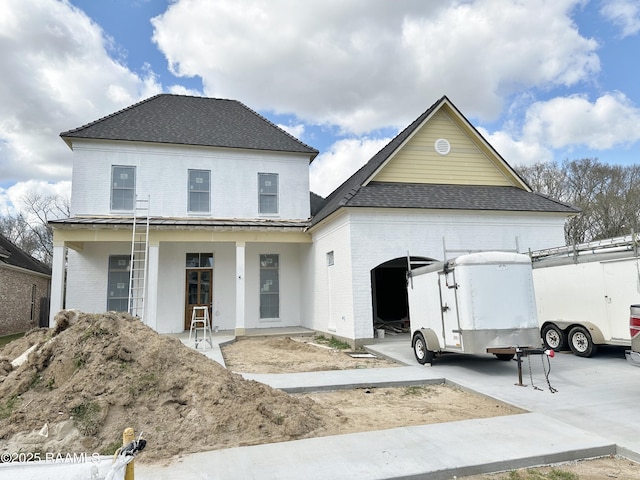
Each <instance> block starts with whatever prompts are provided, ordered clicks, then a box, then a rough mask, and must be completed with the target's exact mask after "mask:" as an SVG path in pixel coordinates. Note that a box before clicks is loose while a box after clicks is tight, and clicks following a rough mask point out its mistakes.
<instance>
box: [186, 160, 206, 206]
mask: <svg viewBox="0 0 640 480" xmlns="http://www.w3.org/2000/svg"><path fill="white" fill-rule="evenodd" d="M210 199H211V172H210V171H209V170H189V205H188V209H189V212H194V213H202V212H210V211H211V200H210Z"/></svg>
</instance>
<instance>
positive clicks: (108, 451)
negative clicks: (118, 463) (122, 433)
mask: <svg viewBox="0 0 640 480" xmlns="http://www.w3.org/2000/svg"><path fill="white" fill-rule="evenodd" d="M119 448H122V440H114V441H113V442H111V443H110V444H108V445H106V446H105V447H104V448H101V449H100V450H99V451H98V453H99V454H100V455H109V456H111V455H113V454H114V453H116V451H117V450H118V449H119Z"/></svg>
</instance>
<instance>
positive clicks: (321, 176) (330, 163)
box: [309, 137, 391, 197]
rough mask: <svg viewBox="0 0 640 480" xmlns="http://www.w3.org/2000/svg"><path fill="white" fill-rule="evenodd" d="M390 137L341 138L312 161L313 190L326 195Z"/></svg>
mask: <svg viewBox="0 0 640 480" xmlns="http://www.w3.org/2000/svg"><path fill="white" fill-rule="evenodd" d="M390 140H391V139H390V138H380V139H371V138H366V137H364V138H357V139H356V138H354V139H345V140H339V141H338V142H336V143H334V144H333V145H332V146H331V148H330V149H329V151H327V152H325V153H321V154H320V155H318V156H317V157H316V159H315V160H314V161H313V162H312V163H311V168H310V173H309V175H310V180H309V181H310V186H311V191H312V192H314V193H317V194H318V195H320V196H322V197H325V196H327V195H329V194H330V193H331V192H332V191H333V190H335V189H336V188H337V187H339V186H340V185H341V184H342V183H343V182H344V181H345V180H346V179H347V178H349V177H350V176H351V175H352V174H353V173H354V172H356V171H357V170H358V169H359V168H360V167H362V166H363V165H364V164H365V163H367V161H368V160H369V159H370V158H371V157H373V156H374V155H375V154H376V153H378V151H379V150H380V149H381V148H382V147H384V146H385V145H386V144H387V143H389V141H390Z"/></svg>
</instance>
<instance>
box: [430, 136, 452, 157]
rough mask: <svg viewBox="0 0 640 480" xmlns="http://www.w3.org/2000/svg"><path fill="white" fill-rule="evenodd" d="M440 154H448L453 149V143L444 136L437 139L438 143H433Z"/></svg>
mask: <svg viewBox="0 0 640 480" xmlns="http://www.w3.org/2000/svg"><path fill="white" fill-rule="evenodd" d="M433 146H434V147H435V149H436V152H438V153H439V154H440V155H447V154H448V153H449V152H450V151H451V145H450V144H449V141H448V140H446V139H444V138H439V139H437V140H436V143H435V144H434V145H433Z"/></svg>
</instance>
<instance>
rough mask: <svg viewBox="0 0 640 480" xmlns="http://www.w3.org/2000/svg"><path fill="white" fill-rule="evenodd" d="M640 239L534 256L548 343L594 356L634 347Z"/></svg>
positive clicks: (633, 237) (540, 316)
mask: <svg viewBox="0 0 640 480" xmlns="http://www.w3.org/2000/svg"><path fill="white" fill-rule="evenodd" d="M639 242H640V236H638V235H637V234H636V235H627V236H624V237H616V238H610V239H607V240H600V241H596V242H589V243H584V244H580V245H575V246H568V247H558V248H552V249H547V250H539V251H536V252H531V254H530V255H531V260H532V266H533V283H534V287H535V293H536V304H537V306H538V320H539V322H540V331H541V336H542V341H543V342H544V344H545V346H546V347H547V348H551V349H553V350H563V349H567V348H570V349H571V351H572V352H573V353H574V354H576V355H578V356H581V357H589V356H591V355H592V354H593V353H594V352H595V351H596V349H597V346H598V345H620V346H630V345H631V336H630V333H629V306H630V305H632V304H638V303H640V264H639V257H638V246H639Z"/></svg>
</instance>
